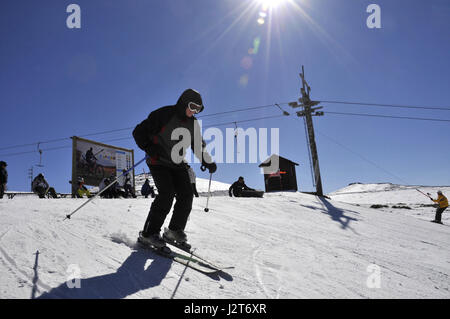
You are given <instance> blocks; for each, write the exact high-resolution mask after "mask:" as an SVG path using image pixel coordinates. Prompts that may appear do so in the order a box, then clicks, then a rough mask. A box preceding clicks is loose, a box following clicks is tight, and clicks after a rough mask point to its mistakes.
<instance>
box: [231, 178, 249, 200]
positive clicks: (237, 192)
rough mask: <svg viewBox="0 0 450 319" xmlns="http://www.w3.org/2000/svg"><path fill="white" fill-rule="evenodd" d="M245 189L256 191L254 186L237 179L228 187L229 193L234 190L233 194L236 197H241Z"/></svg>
mask: <svg viewBox="0 0 450 319" xmlns="http://www.w3.org/2000/svg"><path fill="white" fill-rule="evenodd" d="M243 190H246V191H254V189H253V188H250V187H248V186H247V185H245V183H241V182H239V181H236V182H234V183H233V185H231V186H230V188H229V189H228V194H229V195H230V196H231V192H232V191H233V195H234V196H235V197H240V196H241V193H242V191H243Z"/></svg>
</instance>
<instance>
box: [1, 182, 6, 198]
mask: <svg viewBox="0 0 450 319" xmlns="http://www.w3.org/2000/svg"><path fill="white" fill-rule="evenodd" d="M5 185H6V184H0V198H3V195H4V194H5V188H6V187H5Z"/></svg>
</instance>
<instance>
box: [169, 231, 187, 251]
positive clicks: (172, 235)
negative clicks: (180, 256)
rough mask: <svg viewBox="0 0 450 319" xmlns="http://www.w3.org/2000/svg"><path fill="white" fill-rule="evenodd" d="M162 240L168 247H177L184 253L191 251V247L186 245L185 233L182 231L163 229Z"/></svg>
mask: <svg viewBox="0 0 450 319" xmlns="http://www.w3.org/2000/svg"><path fill="white" fill-rule="evenodd" d="M163 239H164V241H166V242H167V243H169V244H170V245H173V246H175V247H178V248H180V249H182V250H184V251H186V252H190V251H191V245H190V244H188V243H187V236H186V233H185V232H184V231H182V230H170V229H169V228H165V229H164V233H163Z"/></svg>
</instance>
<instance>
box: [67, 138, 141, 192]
mask: <svg viewBox="0 0 450 319" xmlns="http://www.w3.org/2000/svg"><path fill="white" fill-rule="evenodd" d="M133 163H134V152H133V150H132V149H124V148H120V147H117V146H113V145H107V144H103V143H99V142H95V141H91V140H86V139H83V138H79V137H76V136H73V137H72V181H75V183H72V186H73V187H75V185H76V181H78V180H79V179H80V178H83V179H84V183H85V184H86V185H91V186H98V185H99V184H100V182H101V181H102V179H103V178H105V177H111V176H113V177H114V178H115V177H116V176H118V175H120V174H122V171H123V170H124V169H126V170H128V169H129V168H131V167H132V166H133ZM130 174H131V175H130V177H131V179H132V180H131V182H132V185H133V187H134V170H133V171H132V172H130ZM72 193H74V190H73V188H72Z"/></svg>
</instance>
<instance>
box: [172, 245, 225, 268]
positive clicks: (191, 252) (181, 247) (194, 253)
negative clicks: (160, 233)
mask: <svg viewBox="0 0 450 319" xmlns="http://www.w3.org/2000/svg"><path fill="white" fill-rule="evenodd" d="M163 238H164V237H163ZM164 241H165V242H166V244H168V245H170V246H173V247H176V248H178V249H180V250H182V251H184V252H186V253H188V254H190V255H192V256H193V257H195V258H197V259H200V260H201V261H202V262H204V263H206V264H208V265H210V266H212V268H215V269H218V270H219V271H220V270H225V269H234V266H218V265H216V264H215V263H213V262H211V261H209V260H207V259H206V258H204V257H202V256H200V255H199V254H197V253H196V252H195V249H192V248H187V247H186V246H184V245H180V244H178V243H177V242H174V241H170V240H167V238H164Z"/></svg>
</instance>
